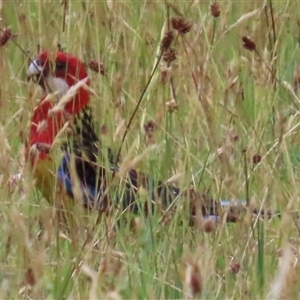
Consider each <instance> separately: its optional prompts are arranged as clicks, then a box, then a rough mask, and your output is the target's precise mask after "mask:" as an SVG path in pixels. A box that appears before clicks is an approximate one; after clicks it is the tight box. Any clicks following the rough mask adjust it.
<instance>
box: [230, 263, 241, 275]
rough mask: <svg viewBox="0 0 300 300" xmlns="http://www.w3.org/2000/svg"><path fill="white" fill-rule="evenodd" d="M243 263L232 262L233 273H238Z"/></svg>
mask: <svg viewBox="0 0 300 300" xmlns="http://www.w3.org/2000/svg"><path fill="white" fill-rule="evenodd" d="M240 267H241V265H240V264H239V263H238V262H232V263H231V264H230V269H231V271H232V273H234V274H237V273H238V272H239V270H240Z"/></svg>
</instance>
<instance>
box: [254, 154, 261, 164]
mask: <svg viewBox="0 0 300 300" xmlns="http://www.w3.org/2000/svg"><path fill="white" fill-rule="evenodd" d="M260 161H261V155H259V154H255V155H254V156H253V157H252V162H253V164H255V165H256V164H258V163H259V162H260Z"/></svg>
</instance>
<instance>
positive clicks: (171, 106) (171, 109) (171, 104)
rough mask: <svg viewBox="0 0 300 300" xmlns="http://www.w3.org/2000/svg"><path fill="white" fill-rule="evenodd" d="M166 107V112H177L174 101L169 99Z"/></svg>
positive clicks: (176, 105)
mask: <svg viewBox="0 0 300 300" xmlns="http://www.w3.org/2000/svg"><path fill="white" fill-rule="evenodd" d="M166 106H167V110H168V112H171V113H172V112H174V111H177V110H178V103H177V102H176V100H175V99H171V100H170V101H168V102H167V103H166Z"/></svg>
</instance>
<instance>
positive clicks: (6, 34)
mask: <svg viewBox="0 0 300 300" xmlns="http://www.w3.org/2000/svg"><path fill="white" fill-rule="evenodd" d="M13 36H15V35H14V34H12V32H11V30H10V29H5V30H3V31H2V34H1V36H0V47H3V46H4V45H5V44H6V43H7V42H8V41H9V40H10V39H11V38H12V37H13Z"/></svg>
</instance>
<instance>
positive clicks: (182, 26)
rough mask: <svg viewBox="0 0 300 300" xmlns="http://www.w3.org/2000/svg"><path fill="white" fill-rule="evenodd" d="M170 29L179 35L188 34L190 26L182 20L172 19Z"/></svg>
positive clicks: (186, 21)
mask: <svg viewBox="0 0 300 300" xmlns="http://www.w3.org/2000/svg"><path fill="white" fill-rule="evenodd" d="M171 23H172V27H173V28H174V29H175V30H177V31H178V32H179V33H181V34H185V33H187V32H189V31H190V30H191V28H192V24H191V23H190V22H189V21H188V20H186V19H184V18H172V19H171Z"/></svg>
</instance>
